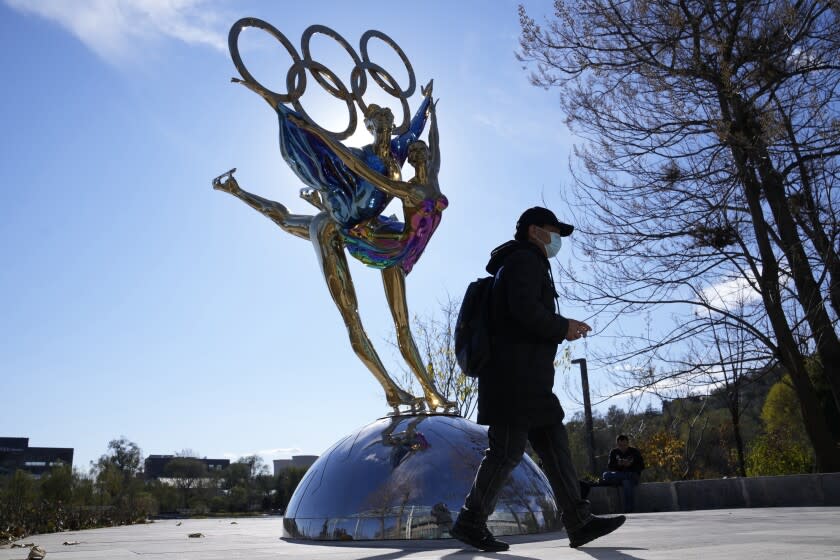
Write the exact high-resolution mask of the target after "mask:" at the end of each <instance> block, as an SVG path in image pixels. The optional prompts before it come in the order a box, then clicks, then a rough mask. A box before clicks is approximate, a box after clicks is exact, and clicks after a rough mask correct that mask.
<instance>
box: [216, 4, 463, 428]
mask: <svg viewBox="0 0 840 560" xmlns="http://www.w3.org/2000/svg"><path fill="white" fill-rule="evenodd" d="M247 26H252V27H259V28H261V29H264V30H266V31H268V32H269V33H271V34H272V35H274V36H275V37H276V38H278V40H280V41H281V43H283V44H284V46H286V48H287V49H292V50H293V48H292V47H291V45H290V44H288V41H286V40H285V37H283V36H282V34H280V32H279V31H277V30H276V29H274V28H273V27H272V26H270V25H269V24H267V23H265V22H262V21H261V20H255V19H253V18H246V19H245V20H240V21H239V22H237V23H236V24H234V26H233V28H232V29H231V34H230V38H229V39H230V46H231V55H232V57H233V59H234V63H235V64H236V66H237V68H238V69H239V71H240V74H241V75H242V76H243V78H244V79H243V80H236V79H235V80H234V81H237V82H240V83H242V84H243V85H245V86H246V87H248V88H249V89H251V90H253V91H255V92H257V93H258V94H260V96H261V97H263V98H264V99H265V100H266V101H267V102H268V103H269V104H270V105H271V106H272V108H274V109H275V110H276V111H277V113H278V116H279V125H280V148H281V153H282V155H283V157H284V159H285V160H286V162H287V163H288V164H289V165H290V167H291V168H292V170H293V171H294V172H295V173H296V174H297V175H298V177H299V178H300V179H301V181H302V182H303V183H304V184H305V185H307V187H308V188H306V189H303V190H302V191H301V196H302V198H304V199H305V200H307V201H308V202H309V203H311V204H312V205H313V206H315V207H316V208H317V209H318V210H320V212H318V213H317V214H315V215H303V214H292V213H290V212H289V211H288V209H287V208H286V207H285V206H284V205H282V204H280V203H279V202H275V201H272V200H268V199H265V198H262V197H260V196H257V195H255V194H252V193H249V192H247V191H245V190H243V189H242V188H241V187H240V186H239V184H238V182H237V181H236V179H235V178H234V177H233V171H234V170H231V171H229V172H228V173H225V174H223V175H221V176H219V177H217V178H216V179H215V180H214V181H213V188H215V189H217V190H221V191H224V192H227V193H230V194H232V195H233V196H236V197H237V198H239V199H240V200H242V201H243V202H245V203H246V204H248V205H249V206H250V207H252V208H254V209H255V210H257V211H258V212H260V213H261V214H263V215H265V216H266V217H268V218H269V219H271V220H272V221H273V222H274V223H276V224H277V225H278V226H280V228H281V229H282V230H284V231H286V232H288V233H290V234H292V235H295V236H296V237H300V238H302V239H307V240H309V241H311V242H312V244H313V246H314V248H315V254H316V257H317V258H318V262H319V264H320V266H321V270H322V272H323V275H324V279H325V281H326V283H327V288H328V290H329V292H330V295H331V296H332V298H333V301H334V302H335V304H336V306H337V307H338V310H339V312H340V313H341V316H342V319H343V320H344V323H345V325H346V326H347V330H348V334H349V336H350V343H351V346H352V348H353V350H354V352H355V353H356V355H357V356H358V357H359V358H360V359H361V361H362V363H364V365H365V366H366V367H367V368H368V369H369V370H370V371H371V373H372V374H373V375H374V377H375V378H376V380H377V381H379V383H380V384H381V385H382V387H383V389H384V391H385V398H386V401H387V403H388V405H389V406H391V407H393V408H394V411H395V413H398V412H399V407H400V406H410V407H411V408H412V409H414V410H415V411H416V410H418V409H422V408H423V406H424V405H425V406H426V407H428V409H429V410H430V411H435V410H436V409H442V410H443V411H454V410H455V403H452V402H449V401H447V400H446V399H445V398H444V397H443V395H441V394H440V393H439V392H438V390H437V388H436V387H435V383H434V379H433V378H432V376H431V375H430V373H429V372H428V371H427V370H426V368H425V366H424V364H423V361H422V358H421V356H420V353H419V351H418V349H417V345H416V344H415V342H414V338H413V336H412V334H411V329H410V326H409V314H408V305H407V302H406V292H405V275H406V274H408V272H410V271H411V269H412V267H413V266H414V265H415V263H416V262H417V259H418V258H419V257H420V255H421V254H422V252H423V250H424V249H425V247H426V245H427V244H428V242H429V239H430V238H431V235H432V233H434V230H435V228H436V227H437V225H438V224H439V222H440V216H441V212H442V211H443V209H444V208H446V205H447V201H446V197H444V196H443V195H442V194H441V193H440V190H439V187H438V183H437V171H438V169H439V161H440V158H439V146H438V130H437V117H436V114H435V109H434V104H433V103H432V102H431V95H432V83H431V82H430V83H429V84H428V86H427V87H425V88H421V91H422V93H423V96H424V99H423V102H422V103H421V105H420V108H419V109H418V111H417V113H416V115H415V116H414V118H413V119H411V121H410V123H406V122H405V121H406V119H405V118H404V122H403V125H401V126H400V127H398V128H397V127H394V117H393V113H392V112H391V111H390V109H388V108H383V107H379V106H377V105H373V104H371V105H369V106H367V105H364V102H363V101H361V97H360V94H359V91H361V90H360V86H359V81H360V78H359V76H360V75H362V76H363V75H364V68H365V67H367V68H370V67H371V66H375V67H376V68H377V69H378V70H376V73H374V74H373V75H374V78H375V79H376V78H377V75H378V74H381V75H385V76H386V77H387V79H388V80H390V82H391V85H390V91H395V92H396V91H398V89H397V88H396V86H395V84H394V83H393V79H392V78H390V76H389V75H387V73H385V72H384V70H382V69H381V68H380V67H378V66H376V65H373V64H372V63H370V62H369V61H368V60H367V51H366V43H365V42H364V37H369V36H372V34H374V35H373V36H377V37H380V38H382V37H385V40H386V42H390V44H391V45H392V46H394V47H395V49H397V50H398V49H399V48H398V47H396V45H395V44H394V43H393V41H391V40H390V39H388V38H387V37H386V36H384V35H382V34H381V33H379V32H370V31H369V32H367V33H366V34H365V36H363V44H362V45H363V46H362V49H361V50H362V52H363V54H364V58H365V62H360V63H359V66H357V69H354V72H353V76H352V77H351V81H352V82H353V89H354V93H353V94H352V95H353V97H354V99H356V102H357V103H358V104H359V106H360V107H361V108H363V109H364V116H365V125H366V127H367V129H368V130H369V131H370V132H371V134H372V135H373V142H372V143H371V144H370V145H367V146H365V147H363V148H361V149H357V148H348V147H346V146H344V145H343V144H342V143H341V142H339V141H338V139H337V138H339V139H340V138H342V137H343V136H347V135H349V134H348V133H347V131H345V132H344V133H342V134H335V133H330V132H327V131H325V130H323V129H322V128H320V127H319V126H317V125H315V124H314V123H313V122H312V121H311V119H309V118H308V117H307V116H306V114H305V112H304V111H303V110H302V109H301V110H299V111H294V110H292V109H289V108H288V107H286V106H285V105H284V104H283V103H284V102H288V101H290V99H291V98H290V97H289V95H290V94H291V91H290V94H288V95H286V96H281V95H278V94H276V93H274V92H271V91H270V90H267V89H266V88H264V87H263V86H262V85H260V84H259V82H257V81H256V80H254V79H253V77H251V75H250V74H249V73H248V72H247V70H246V69H245V68H244V65H243V64H242V63H241V59H240V58H239V53H238V47H237V46H236V44H237V43H236V42H237V38H238V35H239V31H241V29H242V28H243V27H247ZM313 29H315V31H313ZM314 32H321V33H325V34H332V35H331V36H333V37H334V38H336V40H337V41H339V43H341V44H342V45H344V46H345V48H346V49H349V45H347V44H346V41H344V40H343V38H341V37H340V36H337V34H335V33H334V32H332V31H331V30H329V29H327V28H324V27H322V26H312V27H310V28H309V29H307V31H306V32H305V33H304V40H305V41H308V37H311V35H312V33H314ZM304 45H305V46H304V48H303V50H304V53H305V57H304V59H303V60H302V61H301V60H300V59H299V58H298V59H297V62H299V63H300V64H301V65H303V66H305V67H306V68H309V69H310V70H312V69H313V68H314V69H315V70H314V71H313V74H314V75H315V77H316V79H318V80H319V83H322V82H321V80H320V79H319V78H321V79H323V75H324V74H327V75H328V76H329V78H330V82H331V86H332V87H331V88H328V91H330V93H333V95H336V96H337V97H341V96H345V97H346V96H347V95H351V94H349V92H347V89H346V88H344V86H343V84H341V82H340V80H338V78H337V77H336V76H335V75H334V74H332V73H331V72H329V70H327V69H326V68H325V67H323V65H320V64H319V63H315V62H313V61H312V60H311V58H310V55H309V50H308V43H307V42H305V43H304ZM290 52H291V51H290ZM398 53H399V54H400V56H401V58H402V59H403V60H404V62H406V65H407V67H408V69H409V75H410V77H411V82H412V85H411V86H410V87H409V88H408V90H410V91H413V83H414V75H413V72H412V71H411V67H410V66H409V65H408V61H407V59H406V58H405V56H404V55H403V54H402V51H400V50H398ZM293 59H295V55H293ZM365 64H366V65H367V66H364V65H365ZM358 68H363V69H362V70H358ZM293 71H295V72H299V70H295V66H294V65H293V67H292V69H290V71H289V72H290V75H292V72H293ZM297 76H298V78H297V79H298V84H300V82H303V81H304V79H303V78H301V77H300V76H303V74H302V72H300V73H298V74H297ZM294 81H295V78H294V77H292V78H289V79H287V83H288V84H293V83H294ZM377 81H380V80H377ZM381 84H382V82H381V81H380V85H381ZM322 85H324V84H323V83H322ZM325 87H326V86H325ZM290 89H291V88H290ZM362 89H363V88H362ZM302 90H303V88H302V87H301V86H300V85H298V87H297V89H296V90H295V92H296V95H297V97H296V98H295V99H294V103H296V108H298V109H300V107H299V103H298V102H297V98H299V97H300V95H301V94H302V93H303V91H302ZM386 91H389V90H388V89H386ZM336 92H338V93H340V94H341V95H338V94H336ZM342 92H343V93H342ZM400 94H401V95H400V97H401V100H402V101H403V106H404V109H407V104H406V103H405V102H404V97H403V96H404V95H405V94H406V92H405V91H404V92H400ZM408 95H410V92H409V93H408ZM342 98H344V97H342ZM353 111H354V112H352V113H351V125H353V124H354V123H353V119H354V116H355V107H353ZM429 114H431V131H430V135H429V144H430V145H431V153H432V156H431V162H430V150H429V147H427V146H426V144H425V143H424V142H422V141H419V140H418V137H419V135H420V133H421V132H422V129H423V128H424V126H425V122H426V119H427V116H428V115H429ZM398 130H400V133H399V134H397V135H396V136H394V137H392V134H393V133H394V132H396V131H398ZM351 133H352V131H351ZM406 157H407V158H408V160H409V163H410V164H411V165H412V166H414V167H415V170H416V174H415V177H414V178H413V179H412V180H411V181H409V182H402V181H401V180H400V179H401V167H402V164H403V163H404V161H405V159H406ZM394 196H396V197H398V198H400V200H401V201H402V202H403V210H404V213H405V223H404V224H403V223H400V222H398V221H397V220H396V219H393V218H385V217H383V216H381V212H382V210H384V208H385V206H386V205H387V204H388V202H389V201H390V200H391V199H392V198H393V197H394ZM345 247H346V248H347V249H348V251H349V252H350V254H351V255H352V256H354V257H355V258H357V259H359V260H361V261H362V262H364V263H365V264H367V265H369V266H372V267H374V268H378V269H381V271H382V281H383V284H384V287H385V295H386V298H387V301H388V306H389V308H390V310H391V315H392V317H393V320H394V324H395V326H396V331H397V341H398V345H399V348H400V351H401V354H402V356H403V358H404V359H405V360H406V362H407V363H408V366H409V369H410V370H411V371H412V373H413V374H414V375H415V376H416V377H417V380H418V381H419V383H420V386H421V387H422V389H423V393H424V396H423V397H422V398H418V397H415V396H413V395H411V394H410V393H408V392H406V391H405V390H403V389H402V388H401V387H399V385H398V384H397V383H396V382H395V381H394V380H393V379H392V378H391V376H390V375H389V374H388V372H387V370H386V369H385V367H384V365H383V364H382V361H381V360H380V358H379V356H378V354H377V353H376V350H375V349H374V347H373V344H372V343H371V341H370V339H369V338H368V336H367V333H366V332H365V330H364V327H363V325H362V321H361V317H360V316H359V311H358V302H357V299H356V292H355V289H354V286H353V280H352V278H351V276H350V271H349V267H348V263H347V258H346V256H345V255H344V248H345Z"/></svg>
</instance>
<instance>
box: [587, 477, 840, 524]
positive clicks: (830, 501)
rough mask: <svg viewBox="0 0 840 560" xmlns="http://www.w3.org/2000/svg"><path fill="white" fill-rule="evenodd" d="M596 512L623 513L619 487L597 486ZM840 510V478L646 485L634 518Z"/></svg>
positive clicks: (593, 495) (639, 491) (594, 496)
mask: <svg viewBox="0 0 840 560" xmlns="http://www.w3.org/2000/svg"><path fill="white" fill-rule="evenodd" d="M589 501H590V502H591V503H592V512H593V513H596V514H605V513H622V512H623V511H624V495H623V491H622V489H621V487H609V486H606V487H605V486H598V487H595V488H592V490H591V492H590V494H589ZM822 506H840V473H820V474H798V475H789V476H757V477H750V478H718V479H708V480H680V481H677V482H645V483H643V484H640V485H639V486H637V487H636V512H637V513H648V512H660V511H691V510H702V509H734V508H749V507H753V508H756V507H758V508H763V507H822Z"/></svg>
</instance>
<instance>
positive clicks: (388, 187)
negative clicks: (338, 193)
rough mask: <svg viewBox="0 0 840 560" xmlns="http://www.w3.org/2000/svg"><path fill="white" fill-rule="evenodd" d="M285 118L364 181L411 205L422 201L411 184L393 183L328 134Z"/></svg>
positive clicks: (293, 116)
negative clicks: (312, 136) (311, 136)
mask: <svg viewBox="0 0 840 560" xmlns="http://www.w3.org/2000/svg"><path fill="white" fill-rule="evenodd" d="M287 118H288V119H289V120H290V121H291V122H292V124H294V125H295V126H297V127H299V128H301V129H303V130H305V131H306V132H308V133H309V134H312V135H314V136H315V137H316V138H318V139H319V140H321V141H322V142H323V143H324V144H326V145H327V147H329V148H330V149H331V150H332V151H333V153H335V155H336V156H338V157H339V158H340V159H341V161H342V162H344V164H345V165H346V166H347V167H348V168H349V169H350V171H352V172H353V173H355V174H356V175H358V176H359V177H361V178H362V179H364V180H365V181H368V182H369V183H371V184H373V185H374V186H375V187H377V188H378V189H380V190H381V191H383V192H385V193H387V194H389V195H391V196H395V197H397V198H399V199H400V200H403V201H406V202H409V203H413V204H417V203H419V202H420V201H422V200H423V196H422V195H421V194H420V193H418V192H417V189H415V188H414V186H413V185H412V184H411V183H406V182H404V181H394V180H393V179H390V178H388V177H386V176H385V175H383V174H382V173H379V172H378V171H374V170H373V169H371V168H370V167H368V165H367V164H366V163H365V162H364V161H362V160H361V159H359V158H358V157H356V156H355V155H354V154H353V153H352V152H351V151H350V150H348V149H347V148H346V147H345V146H344V145H343V144H342V143H341V142H338V141H336V140H334V139H333V138H331V137H330V135H329V134H326V133H324V131H322V130H321V129H319V128H317V127H315V126H313V125H311V124H309V123H308V122H306V121H304V120H303V119H301V118H299V117H296V116H295V115H289V116H288V117H287Z"/></svg>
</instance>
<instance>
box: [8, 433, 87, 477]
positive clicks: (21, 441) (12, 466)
mask: <svg viewBox="0 0 840 560" xmlns="http://www.w3.org/2000/svg"><path fill="white" fill-rule="evenodd" d="M58 465H69V466H70V467H71V468H72V467H73V448H72V447H29V438H25V437H0V476H4V475H10V474H14V472H15V471H17V470H22V471H25V472H28V473H30V474H32V475H34V476H35V477H38V478H40V477H41V475H43V474H44V473H45V472H49V470H50V469H52V468H53V467H56V466H58Z"/></svg>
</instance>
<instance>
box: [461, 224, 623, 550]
mask: <svg viewBox="0 0 840 560" xmlns="http://www.w3.org/2000/svg"><path fill="white" fill-rule="evenodd" d="M573 230H574V228H573V227H572V226H570V225H568V224H564V223H562V222H560V221H559V220H558V219H557V217H556V216H555V215H554V213H553V212H551V211H550V210H548V209H546V208H542V207H534V208H530V209H528V210H526V211H525V212H524V213H523V214H522V216H521V217H520V218H519V221H518V222H517V224H516V235H515V237H514V240H513V241H508V242H506V243H504V244H503V245H501V246H499V247H497V248H496V249H494V250H493V251H492V253H491V255H490V262H489V263H488V264H487V271H488V272H489V273H490V274H493V275H494V276H495V278H496V280H495V284H494V286H493V295H492V298H491V302H492V305H491V311H490V317H491V331H492V333H493V354H492V359H491V360H490V365H489V366H488V367H487V369H486V370H485V371H482V372H481V374H480V376H479V385H478V423H479V424H485V425H487V426H489V429H488V437H489V442H490V446H489V449H487V452H486V453H485V456H484V459H483V460H482V461H481V465H480V466H479V468H478V472H477V473H476V476H475V481H474V482H473V485H472V488H471V489H470V492H469V494H468V495H467V498H466V501H465V503H464V507H463V508H462V509H461V512H460V513H459V515H458V518H457V519H456V521H455V524H454V525H453V526H452V529H451V530H450V534H451V535H452V536H453V537H455V538H456V539H458V540H460V541H462V542H464V543H467V544H469V545H471V546H474V547H476V548H479V549H481V550H484V551H488V552H500V551H503V550H507V549H508V548H509V546H508V544H507V543H505V542H503V541H500V540H498V539H496V538H495V537H494V536H493V535H492V534H491V533H490V531H489V529H488V528H487V518H488V517H489V516H490V514H491V513H493V510H494V509H495V507H496V499H497V498H498V496H499V492H500V491H501V489H502V487H503V486H504V484H505V482H506V481H507V479H508V476H509V475H510V473H511V471H513V469H514V468H515V467H516V465H517V464H519V461H520V460H521V459H522V455H523V454H524V452H525V445H526V443H527V442H528V441H530V442H531V446H532V447H533V448H534V451H536V452H537V454H538V455H539V456H540V459H541V460H542V463H543V469H544V471H545V474H546V476H547V477H548V480H549V483H550V484H551V488H552V490H553V491H554V496H555V498H556V500H557V505H558V506H559V507H561V508H562V510H563V516H562V520H563V524H564V526H565V527H566V531H567V532H568V534H569V546H571V547H572V548H577V547H578V546H581V545H582V544H585V543H587V542H589V541H592V540H594V539H597V538H598V537H601V536H603V535H606V534H607V533H610V532H612V531H614V530H615V529H617V528H618V527H620V526H621V524H622V523H624V519H625V518H624V516H623V515H619V516H616V517H608V518H607V517H596V516H594V515H592V514H591V513H590V511H589V502H587V501H586V500H583V499H581V497H580V489H579V486H578V480H577V474H576V473H575V468H574V465H573V464H572V457H571V453H570V451H569V440H568V435H567V434H566V429H565V427H564V426H563V422H562V421H563V416H564V413H563V409H562V408H561V406H560V401H558V400H557V397H556V396H555V395H554V393H553V392H552V388H553V386H554V357H555V355H556V353H557V346H558V344H560V343H561V342H563V341H564V340H568V341H573V340H577V339H579V338H580V337H582V336H586V334H587V333H588V332H589V331H591V330H592V329H591V328H590V327H589V325H587V324H586V323H583V322H581V321H576V320H574V319H567V318H565V317H563V316H562V315H560V314H559V312H558V310H557V307H556V298H557V292H556V291H555V290H554V279H553V277H552V275H551V265H550V262H549V259H550V258H552V257H554V256H555V255H556V254H557V252H558V251H559V250H560V246H561V245H562V240H563V237H567V236H569V235H571V233H572V231H573Z"/></svg>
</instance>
